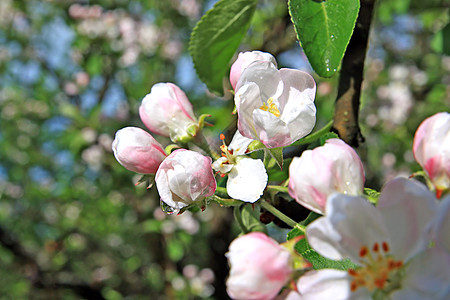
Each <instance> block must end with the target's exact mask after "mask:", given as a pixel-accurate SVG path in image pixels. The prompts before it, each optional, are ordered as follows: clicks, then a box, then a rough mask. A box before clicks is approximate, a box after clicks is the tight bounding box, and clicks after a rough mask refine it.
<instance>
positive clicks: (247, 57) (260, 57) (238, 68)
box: [230, 51, 277, 90]
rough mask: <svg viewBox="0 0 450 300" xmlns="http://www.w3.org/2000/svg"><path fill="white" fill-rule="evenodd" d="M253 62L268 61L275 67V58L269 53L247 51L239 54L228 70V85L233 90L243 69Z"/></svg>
mask: <svg viewBox="0 0 450 300" xmlns="http://www.w3.org/2000/svg"><path fill="white" fill-rule="evenodd" d="M255 61H268V62H271V63H273V64H274V65H275V67H276V66H277V61H276V60H275V57H273V55H272V54H270V53H267V52H262V51H247V52H241V53H239V55H238V58H237V59H236V61H235V62H234V63H233V65H232V66H231V69H230V83H231V86H232V87H233V90H234V89H235V88H236V84H237V82H238V81H239V78H240V77H241V74H242V72H243V71H244V69H245V68H247V67H248V66H249V65H250V64H252V63H253V62H255Z"/></svg>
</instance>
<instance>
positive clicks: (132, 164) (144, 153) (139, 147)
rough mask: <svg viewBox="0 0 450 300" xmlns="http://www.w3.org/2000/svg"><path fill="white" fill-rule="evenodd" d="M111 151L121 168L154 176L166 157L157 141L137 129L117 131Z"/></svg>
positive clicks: (127, 128)
mask: <svg viewBox="0 0 450 300" xmlns="http://www.w3.org/2000/svg"><path fill="white" fill-rule="evenodd" d="M112 150H113V152H114V156H115V157H116V159H117V161H118V162H119V163H120V164H121V165H122V166H124V167H125V168H127V169H128V170H130V171H133V172H136V173H141V174H155V173H156V170H158V167H159V165H160V164H161V162H162V161H163V160H164V159H165V158H166V156H167V155H166V153H165V152H164V149H163V147H162V146H161V144H160V143H158V141H156V140H155V139H154V138H153V137H152V136H151V135H150V134H149V133H148V132H146V131H145V130H142V129H141V128H137V127H125V128H122V129H120V130H118V131H117V132H116V136H115V138H114V141H113V143H112Z"/></svg>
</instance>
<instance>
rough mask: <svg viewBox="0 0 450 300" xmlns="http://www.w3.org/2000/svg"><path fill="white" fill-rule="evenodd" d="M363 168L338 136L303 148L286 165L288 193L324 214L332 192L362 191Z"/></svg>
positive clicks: (352, 151)
mask: <svg viewBox="0 0 450 300" xmlns="http://www.w3.org/2000/svg"><path fill="white" fill-rule="evenodd" d="M364 180H365V176H364V169H363V165H362V163H361V160H360V159H359V156H358V154H356V152H355V150H353V148H351V147H350V146H348V145H347V144H346V143H345V142H343V141H342V140H340V139H329V140H327V141H326V143H325V145H323V146H321V147H317V148H315V149H313V150H306V151H304V152H303V153H302V155H301V156H300V157H294V159H293V160H292V162H291V165H290V166H289V195H291V197H292V198H294V199H295V200H296V201H297V202H298V203H300V204H301V205H303V206H304V207H306V208H308V209H310V210H312V211H314V212H317V213H319V214H324V213H325V206H326V201H327V198H328V196H330V195H331V194H333V193H336V192H337V193H342V194H348V195H359V194H362V193H363V190H364Z"/></svg>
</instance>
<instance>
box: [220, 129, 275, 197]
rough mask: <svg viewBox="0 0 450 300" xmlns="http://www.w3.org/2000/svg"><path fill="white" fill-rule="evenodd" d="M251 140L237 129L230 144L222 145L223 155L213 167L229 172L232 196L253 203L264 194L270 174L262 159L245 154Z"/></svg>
mask: <svg viewBox="0 0 450 300" xmlns="http://www.w3.org/2000/svg"><path fill="white" fill-rule="evenodd" d="M251 142H252V140H251V139H249V138H246V137H243V136H242V135H241V134H240V133H239V131H236V133H235V134H234V136H233V139H232V140H231V142H230V145H228V147H227V146H225V144H224V145H222V146H221V147H220V148H221V150H222V153H223V156H222V157H220V158H219V159H218V160H216V161H215V162H214V163H213V165H212V167H213V169H214V170H216V171H217V172H220V173H222V174H228V180H227V193H228V195H230V197H232V198H234V199H237V200H241V201H244V202H250V203H253V202H255V201H257V200H258V199H259V198H260V197H261V195H262V194H263V192H264V189H265V188H266V185H267V179H268V176H267V173H266V168H265V167H264V163H263V162H262V160H260V159H252V158H249V157H246V156H245V155H244V154H245V153H246V151H247V147H248V145H249V144H250V143H251Z"/></svg>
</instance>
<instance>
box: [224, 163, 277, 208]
mask: <svg viewBox="0 0 450 300" xmlns="http://www.w3.org/2000/svg"><path fill="white" fill-rule="evenodd" d="M267 178H268V177H267V173H266V169H265V168H264V163H263V162H262V160H260V159H251V158H241V159H239V160H238V162H237V163H236V165H235V166H234V168H233V169H232V170H231V172H230V173H229V174H228V181H227V192H228V195H230V197H232V198H234V199H238V200H242V201H245V202H250V203H253V202H255V201H257V200H258V199H259V198H260V197H261V195H262V194H263V192H264V189H265V188H266V185H267Z"/></svg>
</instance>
